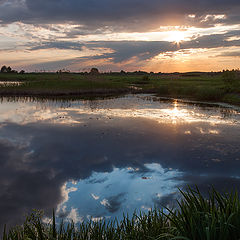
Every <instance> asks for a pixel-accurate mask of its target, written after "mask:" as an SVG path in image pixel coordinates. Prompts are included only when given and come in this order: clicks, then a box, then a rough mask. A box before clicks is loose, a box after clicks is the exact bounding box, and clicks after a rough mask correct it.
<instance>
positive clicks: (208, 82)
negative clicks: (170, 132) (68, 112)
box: [0, 71, 240, 104]
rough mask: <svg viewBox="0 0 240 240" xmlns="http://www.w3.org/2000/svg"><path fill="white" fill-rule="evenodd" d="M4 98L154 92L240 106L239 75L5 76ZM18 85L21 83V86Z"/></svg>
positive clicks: (1, 89)
mask: <svg viewBox="0 0 240 240" xmlns="http://www.w3.org/2000/svg"><path fill="white" fill-rule="evenodd" d="M5 81H7V82H11V81H12V82H14V83H12V84H10V85H9V84H3V83H2V84H1V85H0V95H1V96H38V97H49V96H57V97H61V96H62V97H71V96H74V97H79V98H81V97H86V96H95V97H98V96H102V95H118V94H125V93H154V94H157V95H158V96H163V97H174V98H183V99H190V100H199V101H214V102H226V103H232V104H240V75H239V72H234V73H232V72H231V71H230V72H227V73H226V72H225V73H215V74H211V73H192V74H190V73H186V74H146V75H143V74H139V75H138V74H99V75H90V74H85V75H83V74H76V73H75V74H74V73H62V74H56V73H32V74H30V73H26V74H15V73H1V74H0V82H5ZM16 82H20V83H21V84H20V85H18V84H17V83H16Z"/></svg>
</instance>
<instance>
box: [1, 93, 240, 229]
mask: <svg viewBox="0 0 240 240" xmlns="http://www.w3.org/2000/svg"><path fill="white" fill-rule="evenodd" d="M0 104H1V105H0V162H1V165H0V166H1V168H0V213H1V214H0V225H1V227H2V225H3V223H7V224H9V225H11V224H15V223H21V220H22V219H23V217H24V215H25V214H26V213H27V212H29V211H31V209H43V210H44V211H45V213H46V215H48V214H49V213H50V212H51V211H52V209H53V208H55V209H56V210H57V215H58V216H59V217H61V218H64V219H65V220H66V221H70V220H71V219H73V220H74V221H75V222H79V221H82V220H85V219H90V218H93V220H95V219H100V218H102V217H105V218H113V217H118V218H121V217H122V213H123V212H128V213H129V214H131V213H133V211H134V210H135V209H137V210H143V211H147V210H148V209H150V208H152V207H154V206H162V205H164V206H169V205H172V204H173V203H174V200H175V199H176V198H177V197H178V190H177V188H184V187H186V186H187V185H195V184H197V185H198V186H199V187H200V188H201V189H202V190H203V191H206V190H207V188H208V187H209V186H211V185H212V184H213V185H214V186H215V187H217V188H218V189H220V190H222V189H231V188H232V187H239V186H240V145H239V143H240V134H239V133H240V112H239V110H237V109H235V110H234V109H232V108H226V107H219V106H211V105H201V106H199V105H197V104H190V103H182V102H178V101H174V100H172V101H166V100H161V99H158V98H155V97H151V96H145V95H139V96H126V97H123V98H118V99H108V100H96V101H70V102H61V101H59V102H56V101H45V102H34V101H26V100H23V99H22V100H21V99H19V100H18V101H8V100H7V99H3V100H2V102H1V103H0Z"/></svg>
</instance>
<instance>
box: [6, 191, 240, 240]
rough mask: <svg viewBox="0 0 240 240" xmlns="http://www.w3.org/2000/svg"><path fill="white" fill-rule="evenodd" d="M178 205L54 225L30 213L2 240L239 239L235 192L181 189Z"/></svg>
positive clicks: (238, 204)
mask: <svg viewBox="0 0 240 240" xmlns="http://www.w3.org/2000/svg"><path fill="white" fill-rule="evenodd" d="M181 194H182V200H181V201H180V202H178V208H177V209H175V210H170V209H166V210H167V211H164V212H165V213H164V212H163V211H161V210H152V211H150V212H149V213H148V214H139V215H138V216H137V215H134V216H133V217H132V218H128V217H125V218H124V219H123V220H122V221H119V222H118V221H107V220H102V221H99V222H91V221H90V222H87V223H82V224H80V225H78V226H77V225H74V223H71V224H69V225H68V226H64V224H61V225H60V226H56V223H55V216H54V214H53V218H52V221H51V222H50V223H49V224H44V223H43V222H42V218H41V215H39V214H32V215H31V216H29V217H28V218H27V220H26V222H25V223H24V225H23V226H20V227H17V228H15V229H11V230H10V231H9V232H7V231H6V229H5V231H4V233H3V239H4V240H8V239H11V240H15V239H18V240H20V239H41V240H43V239H44V240H45V239H62V240H65V239H74V240H75V239H79V240H90V239H91V240H110V239H111V240H113V239H114V240H115V239H116V240H121V239H122V240H130V239H131V240H133V239H138V240H150V239H185V240H186V239H190V240H193V239H194V240H203V239H205V240H210V239H211V240H215V239H216V240H227V239H231V240H235V239H239V238H240V200H239V197H238V193H237V192H235V193H230V194H220V193H218V192H217V191H215V190H214V189H212V190H211V191H210V192H209V196H208V197H207V198H204V197H203V196H202V195H201V193H200V192H199V191H198V189H194V190H192V189H188V190H187V191H185V192H181Z"/></svg>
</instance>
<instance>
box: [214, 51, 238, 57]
mask: <svg viewBox="0 0 240 240" xmlns="http://www.w3.org/2000/svg"><path fill="white" fill-rule="evenodd" d="M215 57H240V51H238V52H223V53H221V54H219V55H216V56H215Z"/></svg>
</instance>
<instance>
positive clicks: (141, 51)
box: [29, 30, 240, 69]
mask: <svg viewBox="0 0 240 240" xmlns="http://www.w3.org/2000/svg"><path fill="white" fill-rule="evenodd" d="M239 37H240V31H238V30H235V31H228V32H226V33H221V34H211V35H210V34H209V35H203V36H199V37H195V38H193V39H190V40H188V41H182V42H181V43H180V44H176V43H174V42H169V41H87V42H77V41H72V40H70V41H45V42H42V43H41V44H34V45H35V46H33V47H30V48H29V50H30V51H34V50H41V49H60V50H62V49H71V50H76V51H79V52H83V51H85V50H86V49H88V50H90V51H92V52H93V53H92V55H91V56H84V57H75V58H70V59H67V60H61V61H54V62H46V63H42V64H36V65H34V66H32V67H36V68H39V67H40V68H48V67H49V66H51V67H52V68H54V69H58V68H61V67H66V66H67V67H68V66H71V65H74V64H80V65H81V64H84V63H85V62H87V61H90V63H91V64H92V65H97V64H96V62H94V61H97V60H105V61H106V60H107V61H108V62H107V63H108V68H110V64H112V65H113V66H112V67H113V68H114V64H119V63H122V64H127V61H130V60H132V62H131V64H136V63H137V64H139V66H140V65H141V64H143V63H144V62H146V61H148V60H151V59H153V58H154V57H156V56H158V55H159V54H167V55H168V56H170V57H171V56H173V53H174V52H176V51H179V50H181V51H186V50H189V49H214V48H216V49H217V48H226V47H239V46H240V39H239ZM94 51H95V52H96V53H95V54H94ZM104 51H106V52H104ZM235 54H236V53H235ZM235 54H233V55H232V56H235ZM225 56H226V55H225ZM100 63H102V62H100ZM103 63H104V64H106V62H103ZM86 65H87V64H86Z"/></svg>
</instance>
